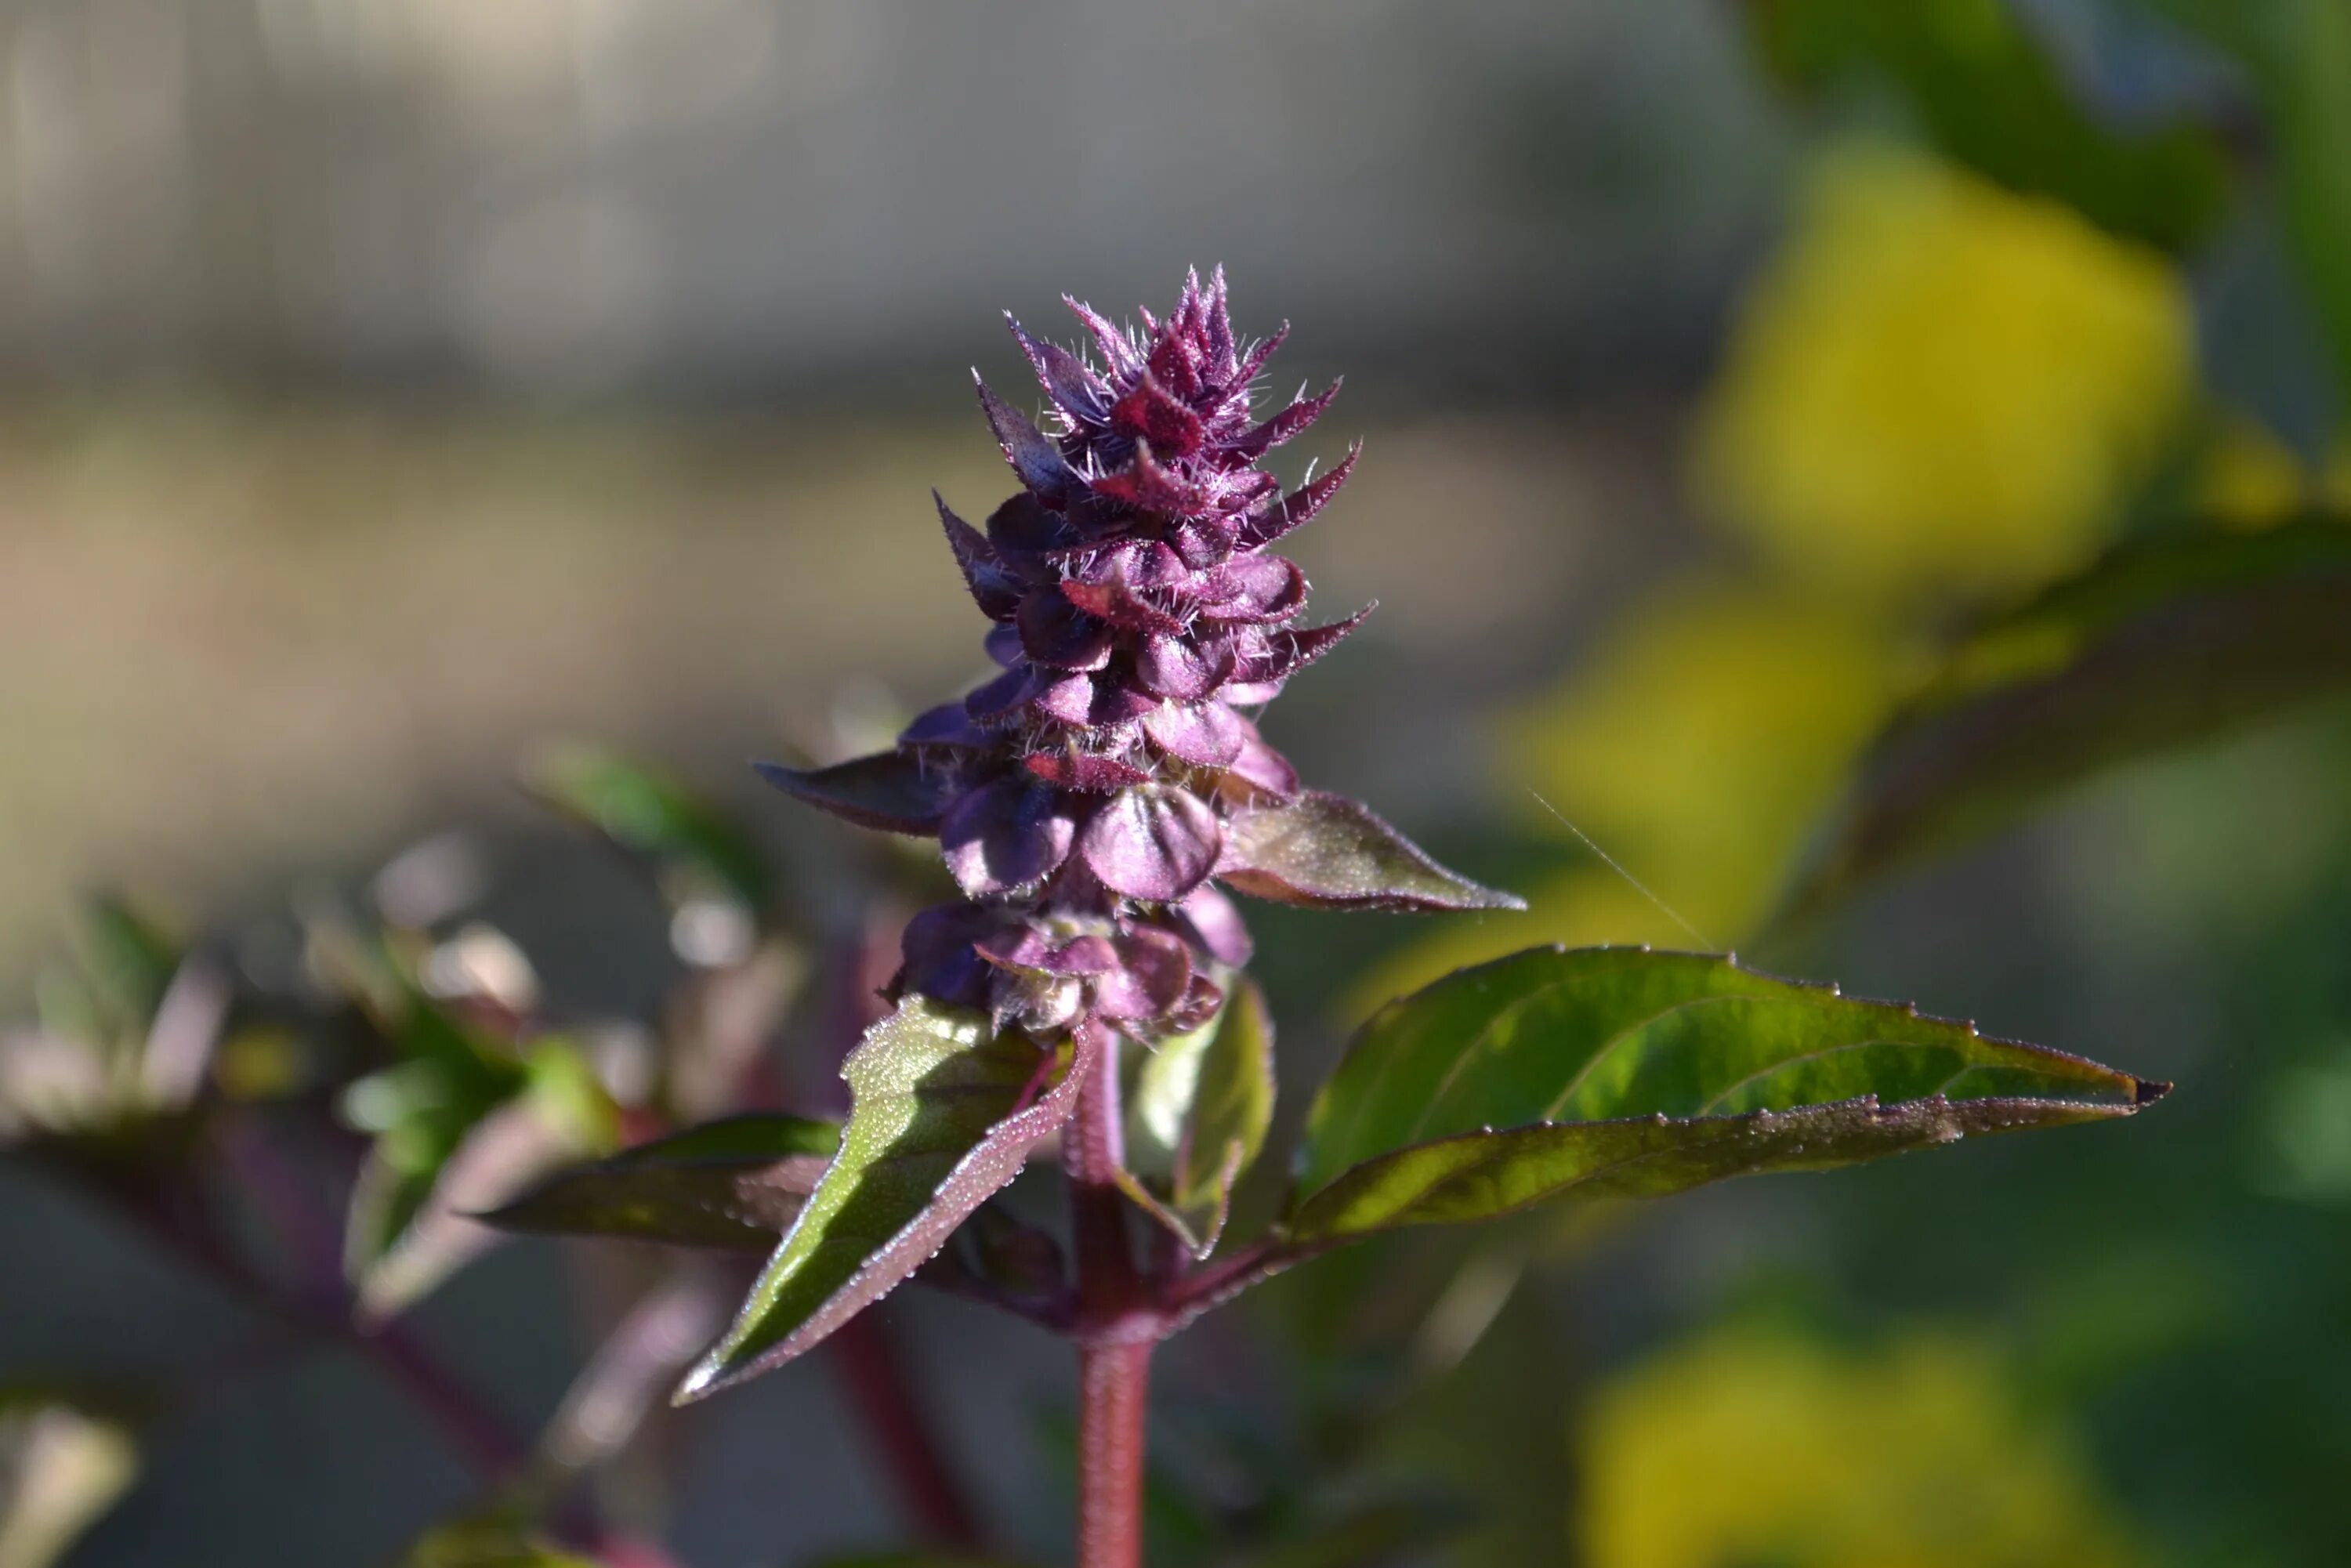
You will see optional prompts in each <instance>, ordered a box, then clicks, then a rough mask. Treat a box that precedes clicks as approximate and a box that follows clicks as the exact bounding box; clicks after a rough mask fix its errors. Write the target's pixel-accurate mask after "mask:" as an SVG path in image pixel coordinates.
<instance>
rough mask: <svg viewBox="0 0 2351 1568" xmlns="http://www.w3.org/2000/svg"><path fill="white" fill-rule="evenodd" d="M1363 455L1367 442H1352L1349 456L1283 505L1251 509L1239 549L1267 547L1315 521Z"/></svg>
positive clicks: (1296, 492) (1304, 485) (1287, 499)
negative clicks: (1356, 460) (1356, 461)
mask: <svg viewBox="0 0 2351 1568" xmlns="http://www.w3.org/2000/svg"><path fill="white" fill-rule="evenodd" d="M1362 455H1364V444H1363V443H1362V442H1361V441H1354V442H1350V443H1349V444H1348V446H1347V455H1346V456H1344V457H1343V458H1341V459H1340V460H1339V463H1338V466H1336V467H1334V468H1332V469H1331V470H1330V471H1329V472H1328V473H1325V474H1320V475H1317V476H1315V477H1313V478H1311V479H1309V480H1308V481H1307V482H1306V483H1305V484H1303V485H1301V486H1299V487H1298V488H1297V489H1295V490H1292V491H1291V492H1290V494H1289V495H1287V496H1284V497H1282V498H1281V500H1280V504H1279V505H1276V506H1271V507H1263V508H1261V509H1258V510H1253V511H1251V512H1250V514H1249V517H1248V519H1247V520H1246V521H1244V522H1243V523H1242V524H1241V530H1240V538H1239V541H1238V542H1239V548H1240V549H1245V550H1254V549H1264V548H1265V547H1266V546H1267V545H1270V544H1272V543H1273V542H1274V541H1275V540H1277V539H1280V538H1283V537H1284V536H1285V535H1288V534H1290V533H1291V532H1293V531H1294V530H1296V529H1298V528H1304V527H1305V526H1306V525H1307V524H1308V523H1311V522H1312V521H1313V520H1314V516H1315V514H1316V513H1318V512H1320V511H1321V510H1322V508H1323V507H1326V506H1328V505H1330V503H1331V497H1333V496H1335V495H1337V494H1338V493H1339V486H1342V485H1344V484H1345V483H1346V482H1347V476H1349V475H1350V474H1353V472H1354V471H1355V459H1357V458H1358V457H1361V456H1362Z"/></svg>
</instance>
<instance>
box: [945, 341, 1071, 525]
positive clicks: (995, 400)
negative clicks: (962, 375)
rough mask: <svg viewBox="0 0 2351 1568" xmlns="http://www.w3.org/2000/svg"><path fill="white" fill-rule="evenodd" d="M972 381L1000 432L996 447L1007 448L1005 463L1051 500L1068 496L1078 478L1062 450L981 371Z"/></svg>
mask: <svg viewBox="0 0 2351 1568" xmlns="http://www.w3.org/2000/svg"><path fill="white" fill-rule="evenodd" d="M971 379H972V382H973V384H974V385H976V386H977V387H978V389H979V406H980V409H981V411H982V412H984V413H986V414H987V427H988V428H989V429H990V430H992V431H994V432H995V433H996V444H998V446H1001V447H1002V448H1004V460H1005V461H1006V462H1008V463H1009V464H1011V465H1012V471H1013V472H1014V473H1015V474H1018V475H1019V476H1020V482H1021V483H1022V484H1023V485H1026V486H1029V488H1030V489H1031V490H1034V491H1036V492H1037V494H1039V495H1040V496H1042V497H1044V498H1045V499H1047V500H1049V501H1058V500H1060V499H1061V497H1063V496H1065V495H1067V494H1068V493H1069V490H1070V487H1071V484H1072V483H1073V482H1074V481H1075V479H1076V477H1077V476H1075V475H1073V474H1071V472H1070V465H1069V464H1068V463H1067V462H1065V461H1064V460H1063V459H1062V456H1061V448H1059V447H1057V446H1055V445H1054V444H1052V443H1051V442H1050V441H1048V440H1046V439H1045V433H1044V432H1043V431H1041V430H1039V429H1038V428H1037V426H1036V425H1035V424H1034V423H1030V421H1029V416H1028V415H1027V414H1025V413H1021V412H1020V411H1019V410H1018V409H1016V408H1014V407H1013V406H1012V405H1011V404H1010V403H1008V402H1005V401H1004V400H1003V399H1002V398H1000V397H998V396H997V395H996V394H995V393H994V392H990V391H988V389H987V382H984V381H981V380H980V379H979V372H978V371H973V372H972V373H971Z"/></svg>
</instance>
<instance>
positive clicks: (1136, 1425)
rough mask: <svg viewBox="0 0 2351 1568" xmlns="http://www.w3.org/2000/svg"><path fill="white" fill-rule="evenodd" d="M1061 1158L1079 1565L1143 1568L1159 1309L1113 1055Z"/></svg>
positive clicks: (1093, 1084)
mask: <svg viewBox="0 0 2351 1568" xmlns="http://www.w3.org/2000/svg"><path fill="white" fill-rule="evenodd" d="M1064 1136H1065V1137H1066V1138H1067V1140H1068V1144H1067V1152H1066V1155H1065V1159H1066V1164H1067V1169H1068V1171H1069V1176H1070V1220H1071V1238H1072V1240H1073V1241H1074V1243H1075V1249H1076V1253H1077V1270H1078V1321H1077V1330H1076V1336H1075V1337H1076V1339H1077V1342H1078V1568H1141V1563H1142V1562H1143V1459H1144V1442H1145V1427H1146V1425H1147V1421H1146V1417H1147V1415H1148V1411H1149V1405H1150V1386H1151V1353H1152V1351H1153V1350H1154V1349H1155V1348H1156V1346H1157V1344H1158V1343H1159V1337H1160V1333H1161V1328H1162V1325H1161V1322H1160V1318H1159V1314H1158V1312H1156V1310H1155V1308H1154V1307H1153V1305H1152V1303H1151V1301H1150V1299H1149V1294H1148V1291H1147V1289H1146V1286H1145V1282H1144V1281H1143V1280H1142V1279H1141V1278H1140V1277H1139V1276H1138V1275H1137V1274H1136V1272H1135V1267H1134V1253H1133V1251H1132V1250H1131V1249H1130V1247H1129V1244H1128V1239H1127V1228H1126V1201H1125V1199H1124V1198H1123V1197H1122V1196H1121V1194H1120V1192H1119V1190H1118V1186H1117V1173H1118V1172H1119V1170H1120V1169H1121V1168H1122V1167H1123V1163H1124V1155H1125V1150H1124V1139H1123V1133H1122V1124H1121V1121H1120V1115H1119V1082H1118V1053H1117V1051H1116V1050H1115V1049H1113V1050H1111V1051H1105V1052H1104V1053H1103V1056H1102V1061H1101V1062H1100V1063H1099V1064H1098V1065H1097V1066H1096V1067H1095V1069H1094V1071H1093V1074H1092V1077H1090V1078H1089V1079H1087V1081H1086V1082H1085V1085H1084V1087H1083V1088H1081V1090H1080V1091H1079V1092H1078V1110H1077V1115H1076V1116H1075V1117H1074V1118H1073V1119H1072V1121H1071V1125H1070V1128H1069V1130H1068V1132H1067V1133H1066V1134H1064Z"/></svg>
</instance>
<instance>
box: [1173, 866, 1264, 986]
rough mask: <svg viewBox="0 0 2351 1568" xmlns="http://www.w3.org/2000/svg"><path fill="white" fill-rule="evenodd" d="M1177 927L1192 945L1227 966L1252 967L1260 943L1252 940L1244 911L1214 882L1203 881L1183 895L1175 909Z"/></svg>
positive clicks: (1237, 967)
mask: <svg viewBox="0 0 2351 1568" xmlns="http://www.w3.org/2000/svg"><path fill="white" fill-rule="evenodd" d="M1175 920H1176V929H1177V930H1179V931H1181V932H1183V933H1184V935H1185V936H1186V938H1187V939H1188V940H1190V941H1191V943H1192V944H1193V946H1196V947H1198V948H1199V949H1200V950H1201V951H1202V952H1204V953H1206V954H1207V956H1209V957H1211V958H1214V959H1215V960H1216V961H1217V963H1219V964H1222V965H1224V966H1225V967H1228V968H1233V969H1241V968H1246V967H1249V956H1250V955H1251V954H1253V953H1254V952H1256V950H1257V945H1256V944H1255V943H1253V942H1251V941H1250V940H1249V926H1248V925H1246V924H1244V923H1243V922H1242V920H1241V912H1240V910H1239V909H1238V907H1236V906H1235V905H1234V904H1233V901H1232V900H1231V899H1229V898H1227V897H1226V896H1225V895H1224V894H1221V893H1219V892H1217V889H1216V888H1215V886H1214V885H1212V884H1211V883H1205V882H1204V883H1201V884H1200V885H1199V886H1197V887H1196V888H1194V889H1193V890H1192V891H1191V892H1190V893H1188V894H1185V895H1184V902H1183V903H1181V904H1177V905H1176V906H1175Z"/></svg>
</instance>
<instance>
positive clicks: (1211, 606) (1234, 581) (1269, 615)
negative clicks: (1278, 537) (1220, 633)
mask: <svg viewBox="0 0 2351 1568" xmlns="http://www.w3.org/2000/svg"><path fill="white" fill-rule="evenodd" d="M1305 607H1306V574H1305V573H1304V572H1302V571H1301V570H1298V565H1297V563H1296V562H1294V561H1290V560H1285V559H1282V558H1281V557H1280V556H1278V555H1245V556H1240V557H1238V558H1236V559H1232V560H1228V561H1227V562H1226V563H1225V564H1224V565H1222V566H1220V567H1218V568H1217V570H1215V571H1213V572H1211V573H1209V574H1208V575H1207V580H1206V582H1205V583H1204V584H1203V586H1202V591H1201V605H1200V613H1201V614H1202V615H1205V616H1207V618H1208V619H1209V620H1211V621H1233V622H1243V621H1247V622H1276V621H1287V620H1289V619H1290V617H1291V616H1293V615H1295V614H1297V613H1298V612H1300V611H1301V610H1303V609H1304V608H1305Z"/></svg>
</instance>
